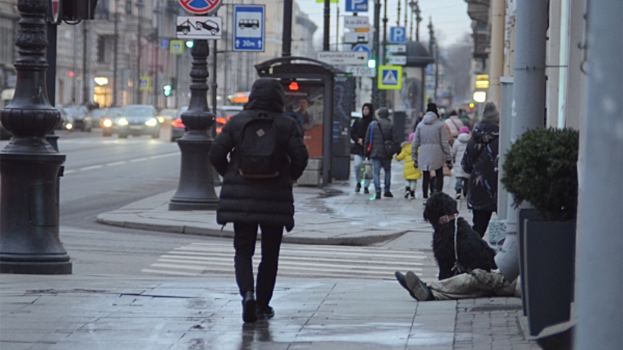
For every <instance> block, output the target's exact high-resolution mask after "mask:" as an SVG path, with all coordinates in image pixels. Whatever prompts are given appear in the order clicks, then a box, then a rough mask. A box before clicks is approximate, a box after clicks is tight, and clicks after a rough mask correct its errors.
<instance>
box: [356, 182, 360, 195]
mask: <svg viewBox="0 0 623 350" xmlns="http://www.w3.org/2000/svg"><path fill="white" fill-rule="evenodd" d="M359 191H361V184H360V183H357V186H355V192H357V193H359Z"/></svg>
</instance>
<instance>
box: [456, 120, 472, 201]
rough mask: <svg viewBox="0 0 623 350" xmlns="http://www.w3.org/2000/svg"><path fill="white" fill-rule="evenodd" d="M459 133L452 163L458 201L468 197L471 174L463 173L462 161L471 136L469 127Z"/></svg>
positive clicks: (464, 127) (463, 127)
mask: <svg viewBox="0 0 623 350" xmlns="http://www.w3.org/2000/svg"><path fill="white" fill-rule="evenodd" d="M459 132H460V133H459V136H458V137H457V139H456V142H454V145H453V146H452V163H453V164H454V166H453V167H452V174H454V177H455V178H456V183H455V185H454V190H455V191H456V195H455V198H456V199H461V198H462V197H467V190H468V188H469V174H468V173H466V172H465V171H463V168H462V167H461V161H462V160H463V154H465V149H466V148H467V143H468V142H469V139H470V138H471V135H470V134H469V128H468V127H467V126H462V127H461V129H459Z"/></svg>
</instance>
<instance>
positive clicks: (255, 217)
mask: <svg viewBox="0 0 623 350" xmlns="http://www.w3.org/2000/svg"><path fill="white" fill-rule="evenodd" d="M283 96H284V93H283V88H282V87H281V84H280V83H279V82H277V81H276V80H273V79H259V80H257V81H256V82H255V83H254V84H253V87H252V90H251V94H250V96H249V103H248V104H247V106H246V108H247V109H248V110H245V111H243V112H241V113H240V114H238V115H236V116H234V117H233V118H232V119H231V120H230V121H228V122H227V124H225V126H224V127H223V130H222V132H221V133H220V134H219V136H218V137H217V138H216V140H215V141H214V143H213V144H212V147H211V148H210V153H209V158H210V162H212V165H213V166H214V168H215V169H216V171H217V172H218V173H219V174H221V175H222V176H223V186H222V188H221V194H220V201H219V205H218V209H217V216H216V221H217V222H218V223H219V224H222V225H224V224H226V223H228V222H243V223H258V224H270V225H283V226H285V228H286V230H288V231H290V230H292V228H293V227H294V197H293V196H292V181H293V180H296V179H298V178H299V177H300V176H301V174H302V173H303V170H305V167H306V166H307V159H308V158H309V156H308V154H307V148H306V147H305V144H304V143H303V137H302V136H301V131H300V129H299V127H298V125H297V123H296V121H295V120H294V119H292V118H290V117H287V116H285V115H283V114H275V112H278V113H281V111H282V109H283V100H284V99H283ZM261 112H265V113H270V114H272V115H273V118H275V123H274V125H276V127H277V129H278V130H279V135H281V136H283V137H282V138H280V139H279V144H280V147H282V148H283V149H285V153H286V154H285V155H284V157H283V161H282V168H281V170H280V172H279V176H278V177H276V178H271V179H262V180H257V179H248V178H244V177H242V176H240V174H239V173H238V166H237V163H238V154H237V153H236V152H235V151H234V150H235V147H236V145H238V143H239V141H240V135H239V134H240V131H241V129H242V126H243V125H244V123H245V122H247V121H248V120H250V119H251V118H255V117H257V116H258V115H259V114H260V113H261ZM228 156H229V158H228Z"/></svg>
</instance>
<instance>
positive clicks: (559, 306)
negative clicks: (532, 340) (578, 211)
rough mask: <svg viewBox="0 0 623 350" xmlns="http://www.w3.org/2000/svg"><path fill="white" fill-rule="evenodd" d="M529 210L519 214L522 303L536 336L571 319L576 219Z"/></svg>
mask: <svg viewBox="0 0 623 350" xmlns="http://www.w3.org/2000/svg"><path fill="white" fill-rule="evenodd" d="M522 211H523V210H522ZM532 214H534V213H531V212H529V211H528V212H525V213H524V214H523V216H521V215H520V229H521V231H520V232H521V233H520V248H521V249H520V253H521V255H520V257H522V261H521V262H520V268H521V270H522V271H521V276H522V277H521V278H522V303H523V305H524V311H525V313H526V316H527V317H528V327H529V331H530V335H533V336H535V335H538V334H539V333H540V332H541V331H542V330H543V329H544V328H545V327H549V326H552V325H555V324H558V323H562V322H566V321H569V319H570V316H571V302H572V301H573V287H574V274H575V236H576V221H575V220H574V221H564V222H560V221H540V220H538V219H535V218H534V216H532Z"/></svg>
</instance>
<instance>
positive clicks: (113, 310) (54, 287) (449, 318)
mask: <svg viewBox="0 0 623 350" xmlns="http://www.w3.org/2000/svg"><path fill="white" fill-rule="evenodd" d="M0 293H1V296H2V298H0V310H1V311H0V313H1V314H0V317H1V321H0V322H1V323H0V326H1V329H2V332H0V348H2V349H3V350H22V349H46V350H84V349H89V350H95V349H107V350H108V349H115V350H126V349H127V350H130V349H131V350H136V349H149V350H160V349H162V350H173V349H187V350H200V349H214V350H230V349H231V350H243V349H258V350H261V349H270V350H280V349H283V350H303V349H306V350H307V349H309V350H344V349H357V350H368V349H369V350H373V349H374V350H390V349H391V350H394V349H395V350H398V349H400V350H409V349H412V350H416V349H417V350H450V349H492V350H499V349H515V350H523V349H526V350H528V349H539V347H538V345H537V344H536V343H535V342H529V341H526V340H524V338H523V336H522V333H521V331H520V327H519V323H518V321H517V315H518V312H520V309H521V301H520V299H517V298H481V299H465V300H458V301H428V302H417V301H415V300H413V299H411V298H410V297H409V296H408V294H407V293H406V292H405V291H404V290H402V289H401V288H399V287H397V286H396V282H394V281H378V280H377V281H373V280H335V279H316V278H315V279H305V278H279V279H278V281H277V287H276V289H275V294H274V297H273V301H272V302H271V305H272V306H273V307H274V308H275V313H276V316H275V318H274V319H272V320H269V321H258V322H256V323H254V324H243V322H242V320H241V305H240V297H239V295H238V293H237V290H236V289H235V283H234V282H233V280H232V278H231V277H210V278H162V277H159V278H141V277H138V278H136V277H132V278H130V277H124V276H75V275H69V276H32V275H2V282H1V283H0Z"/></svg>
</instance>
